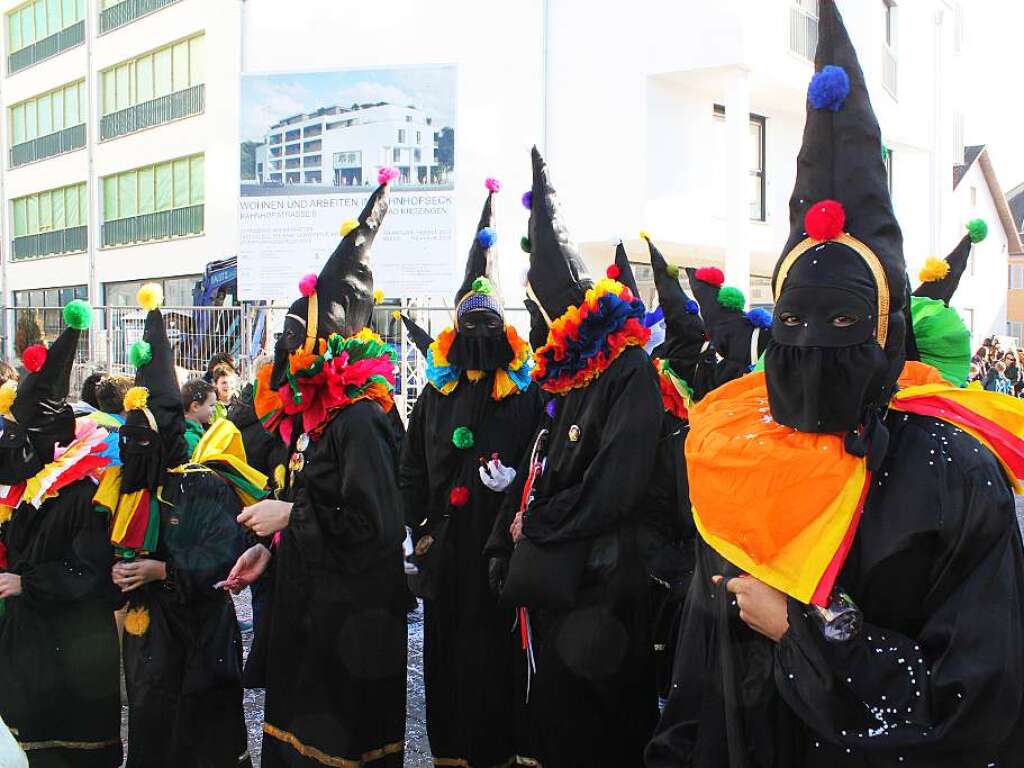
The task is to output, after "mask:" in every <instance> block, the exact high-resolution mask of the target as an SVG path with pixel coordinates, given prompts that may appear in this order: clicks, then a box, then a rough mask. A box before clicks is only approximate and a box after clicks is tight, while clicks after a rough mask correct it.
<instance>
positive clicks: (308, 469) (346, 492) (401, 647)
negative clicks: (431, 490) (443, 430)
mask: <svg viewBox="0 0 1024 768" xmlns="http://www.w3.org/2000/svg"><path fill="white" fill-rule="evenodd" d="M300 432H301V427H298V426H297V427H296V433H295V437H296V438H298V436H299V433H300ZM396 451H397V448H396V446H395V441H394V425H393V422H392V420H391V419H390V418H389V416H388V415H386V414H385V413H384V411H383V410H382V409H381V407H380V406H379V405H378V404H377V403H375V402H373V401H370V400H360V401H357V402H355V403H353V404H352V405H349V406H348V407H346V408H344V409H343V410H340V411H338V412H337V413H336V414H335V415H334V416H333V417H332V418H331V420H330V421H329V422H328V424H327V426H326V428H325V430H324V432H323V434H322V436H321V437H320V438H319V439H318V440H315V441H312V442H311V443H310V445H309V447H308V448H307V449H306V451H305V459H304V466H303V468H302V470H301V471H299V472H297V473H296V474H295V481H294V483H293V485H292V486H291V488H290V493H291V494H292V499H293V501H294V506H293V507H292V513H291V519H290V522H289V524H288V527H287V528H285V529H284V530H283V531H282V532H281V539H280V542H279V544H278V545H277V547H276V551H275V555H274V559H275V563H274V567H275V573H274V596H273V599H272V601H271V603H270V606H269V609H268V615H267V616H266V617H265V622H266V623H265V630H266V631H264V628H261V629H260V631H258V632H257V635H256V643H257V644H258V645H263V647H262V648H254V649H253V653H252V656H251V657H250V662H249V663H250V664H258V665H262V666H263V668H262V669H254V670H251V671H250V670H249V669H247V673H249V674H252V675H253V677H254V678H262V679H263V680H264V681H265V686H266V689H267V696H266V708H265V716H264V725H263V730H264V736H263V756H262V765H263V768H276V766H321V765H325V764H326V765H347V764H348V763H347V762H345V761H351V762H352V764H353V765H357V764H361V763H360V761H363V762H367V763H370V762H372V763H373V765H374V766H375V768H377V766H381V767H382V768H386V767H387V766H401V764H402V753H403V750H404V747H405V685H406V636H407V630H406V616H405V614H406V595H407V591H406V585H405V573H404V570H403V567H402V540H403V539H404V537H405V531H404V524H403V520H402V504H401V497H400V495H399V492H398V483H397V481H396V478H395V466H396V462H397V457H396Z"/></svg>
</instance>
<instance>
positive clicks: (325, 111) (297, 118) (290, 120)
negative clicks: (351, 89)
mask: <svg viewBox="0 0 1024 768" xmlns="http://www.w3.org/2000/svg"><path fill="white" fill-rule="evenodd" d="M401 106H402V105H401V104H392V103H390V102H387V101H378V102H376V103H373V104H352V105H351V106H348V107H340V106H337V105H335V106H332V107H320V108H318V109H317V110H316V111H314V112H309V113H301V112H300V113H299V114H297V115H292V116H291V117H286V118H284V119H283V120H279V121H278V122H276V123H274V124H273V125H272V126H270V130H272V131H274V130H277V129H278V128H283V127H284V126H286V125H295V124H296V123H304V122H306V121H307V120H315V119H316V118H318V117H324V116H325V115H344V114H346V113H348V112H359V111H361V110H364V109H374V108H375V107H401ZM404 108H405V109H413V110H415V109H416V105H415V104H406V105H405V106H404Z"/></svg>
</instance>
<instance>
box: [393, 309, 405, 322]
mask: <svg viewBox="0 0 1024 768" xmlns="http://www.w3.org/2000/svg"><path fill="white" fill-rule="evenodd" d="M391 317H392V319H394V320H401V319H402V313H401V312H399V311H398V310H397V309H396V310H395V311H394V312H392V313H391Z"/></svg>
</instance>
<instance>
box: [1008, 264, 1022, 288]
mask: <svg viewBox="0 0 1024 768" xmlns="http://www.w3.org/2000/svg"><path fill="white" fill-rule="evenodd" d="M1010 290H1011V291H1022V290H1024V264H1011V265H1010Z"/></svg>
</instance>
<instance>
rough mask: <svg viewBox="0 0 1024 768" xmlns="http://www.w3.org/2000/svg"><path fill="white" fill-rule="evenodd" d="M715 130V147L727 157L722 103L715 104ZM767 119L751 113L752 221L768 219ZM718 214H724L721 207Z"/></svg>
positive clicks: (721, 155)
mask: <svg viewBox="0 0 1024 768" xmlns="http://www.w3.org/2000/svg"><path fill="white" fill-rule="evenodd" d="M713 114H714V130H715V138H716V141H715V147H716V150H717V151H718V154H719V157H721V158H722V159H723V160H724V159H725V152H726V146H725V132H724V129H725V107H723V106H722V105H721V104H715V105H714V113H713ZM766 124H767V120H766V119H765V118H764V117H763V116H762V115H755V114H751V115H750V127H749V136H750V143H749V144H748V149H747V152H748V157H749V158H750V159H749V166H748V167H749V169H750V170H749V174H750V219H751V220H752V221H767V218H768V207H767V202H766V192H767V173H766V163H765V154H766V148H767V139H766V135H767V131H766ZM719 197H720V199H722V200H724V191H720V192H719ZM716 211H717V215H719V216H721V215H723V211H722V209H721V208H716Z"/></svg>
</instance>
